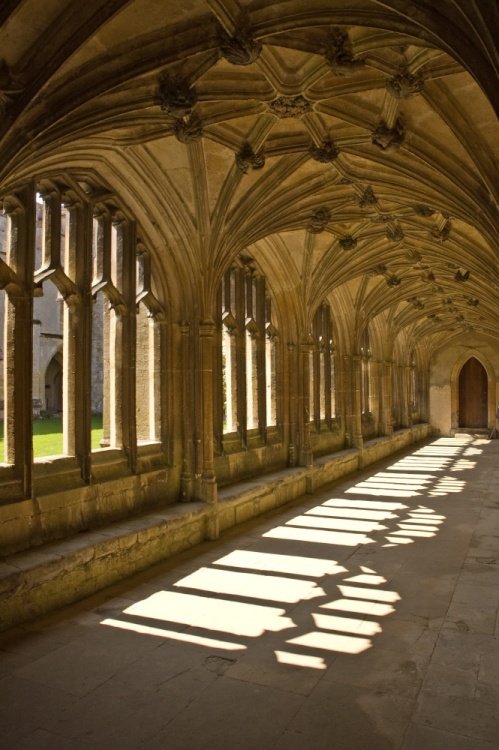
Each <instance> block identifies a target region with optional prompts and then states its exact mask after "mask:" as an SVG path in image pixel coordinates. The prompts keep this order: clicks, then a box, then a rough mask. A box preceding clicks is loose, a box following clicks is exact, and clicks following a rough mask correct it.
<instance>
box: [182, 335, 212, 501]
mask: <svg viewBox="0 0 499 750" xmlns="http://www.w3.org/2000/svg"><path fill="white" fill-rule="evenodd" d="M180 336H181V356H182V369H181V373H180V376H181V388H182V474H181V476H180V498H181V500H183V501H184V502H186V501H188V500H191V499H192V494H193V481H194V474H193V468H194V465H193V450H192V447H193V444H192V418H193V416H194V415H193V398H192V383H191V346H190V343H191V328H190V325H189V324H188V323H183V324H182V325H181V326H180ZM217 417H218V415H217ZM217 423H218V422H217Z"/></svg>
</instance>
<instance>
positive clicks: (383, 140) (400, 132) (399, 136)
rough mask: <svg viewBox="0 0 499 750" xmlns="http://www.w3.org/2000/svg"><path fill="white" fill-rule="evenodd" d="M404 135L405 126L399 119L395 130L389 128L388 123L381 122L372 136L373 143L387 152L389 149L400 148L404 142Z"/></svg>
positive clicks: (394, 127)
mask: <svg viewBox="0 0 499 750" xmlns="http://www.w3.org/2000/svg"><path fill="white" fill-rule="evenodd" d="M404 135H405V131H404V126H403V123H402V120H401V119H400V117H399V118H398V120H397V122H396V123H395V125H394V126H393V128H389V127H388V125H387V124H386V122H383V121H381V122H380V123H379V125H378V126H377V128H376V130H374V132H373V134H372V138H371V142H372V143H374V145H375V146H379V148H381V149H382V150H383V151H386V150H387V149H389V148H394V147H396V146H400V144H401V143H402V141H403V140H404Z"/></svg>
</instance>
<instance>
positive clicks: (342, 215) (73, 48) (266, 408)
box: [0, 0, 499, 611]
mask: <svg viewBox="0 0 499 750" xmlns="http://www.w3.org/2000/svg"><path fill="white" fill-rule="evenodd" d="M164 6H165V4H164V3H158V2H154V1H153V0H131V1H130V0H107V1H106V2H103V0H87V1H86V2H85V3H84V4H80V5H79V7H78V12H77V13H75V11H74V3H72V2H70V1H69V0H58V1H57V2H46V3H42V4H40V3H38V2H35V0H20V1H19V2H13V1H12V0H6V2H4V3H3V4H2V6H1V8H0V50H1V58H2V59H1V60H0V112H1V114H2V117H1V119H0V205H1V207H2V209H3V211H2V213H1V215H0V229H1V232H0V237H1V238H2V247H0V286H1V288H2V290H3V291H2V307H3V312H2V315H3V318H4V326H3V331H2V334H1V335H2V341H1V342H0V344H1V351H2V357H3V370H2V383H3V396H2V397H1V398H2V402H3V411H2V415H3V463H2V465H1V466H0V552H1V553H3V554H4V555H9V554H13V553H19V552H22V551H23V550H28V549H30V548H33V547H36V546H39V545H40V544H44V543H48V542H52V543H53V542H54V540H63V539H65V538H66V537H68V536H72V535H75V534H76V533H77V532H84V531H88V530H92V529H95V528H97V527H102V526H104V525H105V524H110V523H114V522H119V521H120V520H123V519H124V518H129V517H130V516H137V517H139V516H140V517H145V515H144V514H146V515H147V516H148V518H153V517H154V514H155V513H156V514H157V513H158V512H159V511H160V512H161V513H162V514H163V515H161V516H158V515H156V516H155V517H156V522H155V525H154V523H153V521H151V522H150V524H149V526H148V527H147V533H146V532H144V536H143V541H144V543H143V544H135V545H130V548H129V549H128V552H127V554H128V557H127V554H125V553H123V550H122V549H120V555H121V556H120V561H119V562H117V563H116V565H113V563H112V562H111V563H109V564H108V565H107V568H106V571H100V573H99V575H97V574H95V576H93V577H92V581H89V582H88V587H89V588H87V589H86V590H87V591H88V590H91V587H92V586H94V587H95V588H98V587H99V586H101V585H104V584H105V583H109V582H110V581H111V580H115V579H116V578H118V577H119V576H120V575H125V574H126V573H127V572H128V571H130V570H136V569H138V568H140V567H141V566H142V567H144V566H145V565H147V564H149V563H151V562H154V561H156V560H159V559H161V558H162V557H166V556H167V555H169V554H172V553H174V552H175V551H178V550H180V549H183V548H185V547H187V546H190V545H192V544H195V543H196V542H199V541H201V540H202V539H203V538H214V537H216V536H217V535H218V534H219V533H220V531H221V530H223V529H225V528H228V527H229V526H231V525H233V524H235V523H237V522H239V521H240V520H244V519H247V518H249V517H251V516H252V515H256V514H257V513H259V512H262V511H264V510H267V509H269V508H272V507H275V506H276V505H278V504H281V503H284V502H286V501H287V500H290V499H293V498H295V497H298V496H300V495H301V494H303V492H305V491H313V490H314V489H315V488H316V487H319V486H320V485H321V484H324V483H326V482H328V481H331V480H333V479H335V478H337V477H340V476H342V475H344V474H346V473H347V472H350V471H353V470H355V469H358V468H360V467H362V466H365V465H367V464H368V463H370V462H372V461H375V460H377V459H379V458H382V457H385V456H387V455H389V454H390V453H392V452H394V451H396V450H398V449H400V448H401V447H404V446H407V445H409V444H411V443H413V442H416V441H418V440H423V439H425V438H427V437H428V436H429V435H431V434H440V435H453V434H454V433H455V432H456V431H459V430H462V429H466V428H468V429H481V430H482V431H483V432H484V433H488V432H489V431H490V430H492V429H493V428H494V426H495V417H496V407H497V404H499V308H498V304H497V299H498V291H499V262H498V261H499V253H498V251H499V248H498V244H497V237H498V234H499V231H498V230H499V227H498V221H497V184H498V183H497V172H496V170H495V167H494V163H495V162H494V154H495V149H496V148H497V122H496V117H495V114H494V105H497V104H498V101H497V100H498V89H497V57H496V51H495V47H494V41H493V38H494V29H496V30H497V10H496V9H495V4H494V3H490V2H488V0H477V1H476V2H473V3H472V2H467V0H443V1H442V2H440V3H431V2H426V1H424V2H423V1H421V2H409V1H406V0H384V1H383V2H381V1H380V0H340V1H339V2H334V3H333V2H331V1H330V0H306V1H305V0H281V2H278V1H276V2H274V1H271V0H268V1H266V2H260V0H192V2H189V3H174V2H169V3H167V6H168V12H167V13H165V8H164ZM42 298H46V299H49V298H50V299H51V300H52V302H53V305H54V306H55V307H54V310H56V313H54V316H55V317H54V320H55V318H57V320H58V324H57V325H58V326H59V327H58V328H57V330H55V329H54V330H53V331H52V333H51V332H50V331H49V333H48V334H47V335H46V336H45V339H44V341H45V344H44V345H46V346H47V347H48V346H49V344H50V346H54V347H55V344H54V342H56V343H57V349H49V348H47V352H49V351H50V356H48V355H47V363H50V364H48V369H47V372H46V373H45V374H44V380H43V379H42V382H43V383H44V384H45V385H44V387H45V388H46V389H48V388H51V389H52V391H53V393H52V395H51V396H50V398H51V399H52V400H51V401H50V404H51V408H52V409H53V410H54V411H58V412H59V411H60V412H61V415H62V416H61V429H62V432H63V439H62V444H63V449H62V453H61V454H60V455H56V456H49V457H47V456H45V457H43V458H38V457H35V456H34V454H33V447H32V437H33V431H34V427H33V425H34V400H35V399H34V395H35V392H34V388H35V385H34V384H35V383H36V378H37V377H38V379H40V377H39V373H38V372H37V370H36V356H37V354H36V352H37V349H36V346H35V345H34V342H35V341H36V340H38V339H37V338H36V335H35V333H36V325H37V317H36V309H37V307H36V306H37V304H39V302H40V299H42ZM51 337H52V338H51ZM47 342H48V343H47ZM51 342H52V343H51ZM47 403H49V402H48V401H47ZM95 415H98V416H99V417H100V418H101V419H102V434H101V436H100V441H99V446H98V447H97V448H96V447H92V442H91V428H92V418H93V416H95ZM158 518H160V519H161V520H160V521H158V520H157V519H158ZM153 526H154V529H155V530H154V531H153ZM120 566H121V567H120ZM99 576H100V577H99ZM106 576H107V577H106ZM87 581H88V576H87ZM82 593H85V591H84V590H82ZM54 600H57V601H62V600H64V597H59V598H58V596H56V595H55V594H54ZM41 607H42V605H41V604H40V608H41ZM35 611H36V608H35Z"/></svg>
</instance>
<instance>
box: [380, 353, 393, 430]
mask: <svg viewBox="0 0 499 750" xmlns="http://www.w3.org/2000/svg"><path fill="white" fill-rule="evenodd" d="M380 368H381V391H380V395H381V404H380V414H381V433H382V434H383V435H387V436H389V437H391V435H392V434H393V424H392V362H391V361H390V360H383V361H382V362H380Z"/></svg>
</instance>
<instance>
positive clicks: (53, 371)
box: [45, 352, 62, 414]
mask: <svg viewBox="0 0 499 750" xmlns="http://www.w3.org/2000/svg"><path fill="white" fill-rule="evenodd" d="M45 409H46V412H47V414H60V413H61V412H62V357H61V354H60V352H58V353H57V354H55V355H54V356H53V357H52V359H51V360H50V362H49V364H48V366H47V369H46V371H45Z"/></svg>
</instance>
